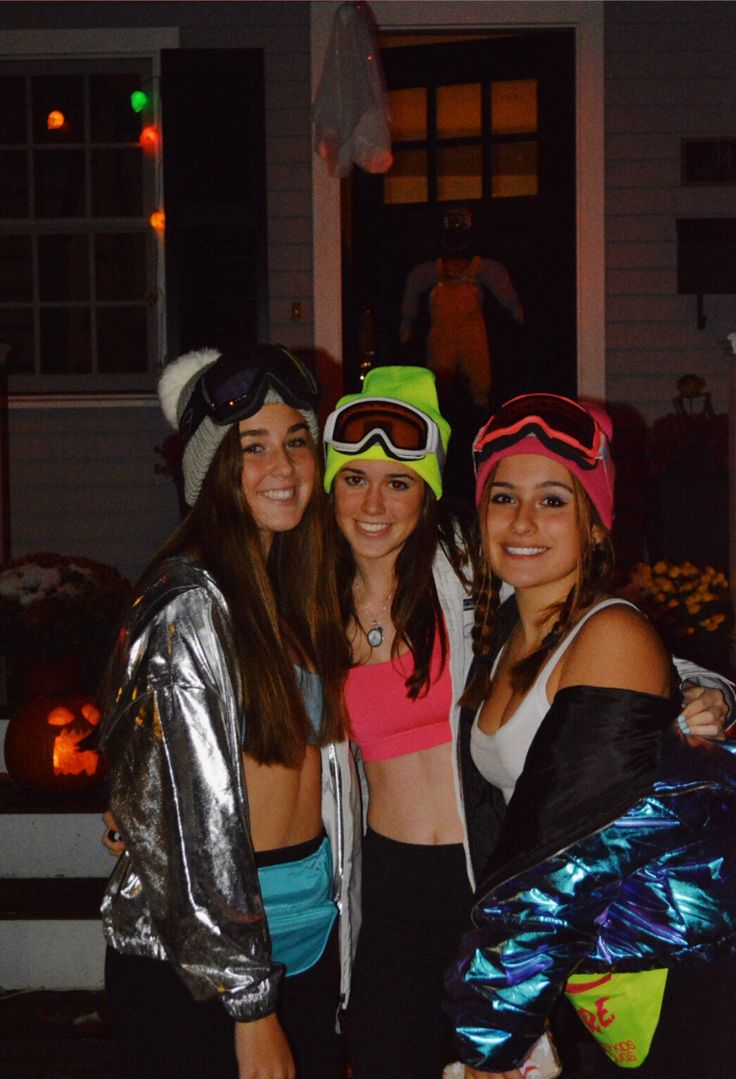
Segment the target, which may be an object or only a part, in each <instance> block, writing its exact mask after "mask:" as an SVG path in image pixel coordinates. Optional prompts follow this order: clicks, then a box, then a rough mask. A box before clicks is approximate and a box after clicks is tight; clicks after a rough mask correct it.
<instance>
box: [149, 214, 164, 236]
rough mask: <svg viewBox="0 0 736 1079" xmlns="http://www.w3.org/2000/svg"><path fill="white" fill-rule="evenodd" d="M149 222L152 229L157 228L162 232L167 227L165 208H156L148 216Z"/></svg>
mask: <svg viewBox="0 0 736 1079" xmlns="http://www.w3.org/2000/svg"><path fill="white" fill-rule="evenodd" d="M148 223H149V225H150V226H151V228H152V229H156V231H157V232H162V231H163V230H164V228H165V227H166V214H165V213H164V211H163V210H154V211H153V213H152V214H151V216H150V217H149V218H148Z"/></svg>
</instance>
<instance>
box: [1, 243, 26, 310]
mask: <svg viewBox="0 0 736 1079" xmlns="http://www.w3.org/2000/svg"><path fill="white" fill-rule="evenodd" d="M32 299H33V278H32V275H31V238H30V236H0V300H2V302H3V303H13V302H18V301H19V302H20V303H30V301H31V300H32Z"/></svg>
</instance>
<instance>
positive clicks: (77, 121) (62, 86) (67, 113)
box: [31, 75, 84, 145]
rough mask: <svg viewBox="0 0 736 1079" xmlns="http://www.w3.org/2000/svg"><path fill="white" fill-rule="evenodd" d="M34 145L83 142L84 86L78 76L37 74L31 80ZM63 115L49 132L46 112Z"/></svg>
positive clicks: (47, 113)
mask: <svg viewBox="0 0 736 1079" xmlns="http://www.w3.org/2000/svg"><path fill="white" fill-rule="evenodd" d="M31 106H32V109H33V140H34V142H49V143H53V144H55V145H56V144H58V143H60V142H84V84H83V81H82V76H81V75H37V76H36V77H35V78H33V79H31ZM51 112H60V113H62V114H63V117H64V123H63V125H62V126H61V127H57V128H54V129H53V130H49V127H48V118H49V113H51Z"/></svg>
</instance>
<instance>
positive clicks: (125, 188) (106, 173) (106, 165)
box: [91, 147, 143, 217]
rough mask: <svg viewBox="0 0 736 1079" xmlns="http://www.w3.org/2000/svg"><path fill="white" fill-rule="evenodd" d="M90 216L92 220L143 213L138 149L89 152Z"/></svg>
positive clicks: (140, 163)
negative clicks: (90, 168) (90, 161)
mask: <svg viewBox="0 0 736 1079" xmlns="http://www.w3.org/2000/svg"><path fill="white" fill-rule="evenodd" d="M91 156H92V213H93V215H94V216H95V217H140V216H141V215H142V213H143V197H142V196H143V183H142V164H143V163H142V160H141V151H140V149H139V147H135V148H134V149H130V150H93V151H92V154H91Z"/></svg>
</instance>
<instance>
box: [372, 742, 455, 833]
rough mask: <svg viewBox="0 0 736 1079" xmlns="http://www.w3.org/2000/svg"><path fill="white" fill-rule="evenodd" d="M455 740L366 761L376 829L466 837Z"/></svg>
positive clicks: (376, 830) (374, 828)
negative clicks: (455, 772) (458, 792)
mask: <svg viewBox="0 0 736 1079" xmlns="http://www.w3.org/2000/svg"><path fill="white" fill-rule="evenodd" d="M450 745H451V744H450V743H449V742H446V743H444V744H443V745H440V746H434V747H432V748H431V749H420V750H418V751H417V752H416V753H407V754H405V755H404V756H401V757H392V758H391V759H390V760H383V761H366V762H365V772H366V778H367V780H368V786H369V789H370V802H369V806H368V825H369V827H370V828H372V829H373V831H374V832H378V833H379V834H380V835H383V836H386V837H387V838H389V839H396V840H398V842H400V843H417V844H420V845H425V846H426V845H439V844H442V843H462V841H463V831H462V825H461V823H460V816H459V814H458V810H457V802H456V800H455V784H454V782H453V777H452V758H451V755H450Z"/></svg>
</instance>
